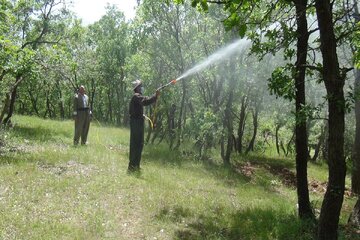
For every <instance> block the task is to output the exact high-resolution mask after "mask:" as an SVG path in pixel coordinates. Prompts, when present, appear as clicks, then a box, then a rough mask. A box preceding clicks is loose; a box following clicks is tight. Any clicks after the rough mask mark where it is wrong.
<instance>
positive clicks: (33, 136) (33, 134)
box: [12, 126, 72, 141]
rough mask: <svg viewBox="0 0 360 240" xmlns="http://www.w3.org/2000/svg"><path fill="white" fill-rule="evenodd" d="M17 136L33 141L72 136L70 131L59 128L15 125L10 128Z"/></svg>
mask: <svg viewBox="0 0 360 240" xmlns="http://www.w3.org/2000/svg"><path fill="white" fill-rule="evenodd" d="M12 132H13V134H14V135H15V136H17V137H20V138H24V139H27V140H35V141H49V140H56V139H59V138H60V139H61V138H64V139H65V138H72V133H70V132H68V131H65V130H61V129H56V130H55V129H50V128H45V127H42V126H37V127H24V126H15V127H14V128H13V130H12Z"/></svg>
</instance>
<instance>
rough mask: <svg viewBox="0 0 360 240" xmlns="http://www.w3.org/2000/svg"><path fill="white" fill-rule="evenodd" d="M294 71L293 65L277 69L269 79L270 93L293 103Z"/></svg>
mask: <svg viewBox="0 0 360 240" xmlns="http://www.w3.org/2000/svg"><path fill="white" fill-rule="evenodd" d="M294 70H295V69H294V66H293V65H292V64H287V65H286V66H285V67H278V68H276V69H275V70H274V71H273V73H272V74H271V78H270V79H269V84H268V86H269V89H270V93H271V94H275V95H276V96H281V97H284V98H285V99H288V100H290V101H293V100H294V99H295V86H294V78H293V75H294V73H293V72H294Z"/></svg>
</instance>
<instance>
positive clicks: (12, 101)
mask: <svg viewBox="0 0 360 240" xmlns="http://www.w3.org/2000/svg"><path fill="white" fill-rule="evenodd" d="M16 92H17V86H15V87H14V88H13V90H12V92H11V97H10V104H9V111H8V114H7V116H6V118H5V119H4V121H3V123H4V124H8V123H9V122H10V118H11V117H12V115H13V114H14V108H15V100H16Z"/></svg>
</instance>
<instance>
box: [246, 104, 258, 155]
mask: <svg viewBox="0 0 360 240" xmlns="http://www.w3.org/2000/svg"><path fill="white" fill-rule="evenodd" d="M258 115H259V109H258V107H256V108H255V110H254V111H253V126H254V130H253V136H252V138H251V140H250V143H249V146H248V148H247V149H246V154H247V153H249V152H250V151H254V145H255V139H256V134H257V130H258Z"/></svg>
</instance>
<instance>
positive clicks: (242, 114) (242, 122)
mask: <svg viewBox="0 0 360 240" xmlns="http://www.w3.org/2000/svg"><path fill="white" fill-rule="evenodd" d="M246 108H247V97H246V96H245V95H244V96H243V97H242V99H241V108H240V120H239V126H238V131H237V135H238V138H237V143H236V145H237V151H238V153H242V148H243V146H242V141H243V137H244V129H245V120H246Z"/></svg>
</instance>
